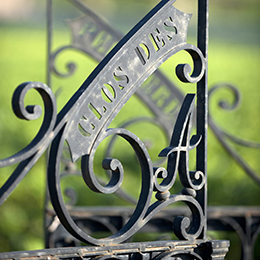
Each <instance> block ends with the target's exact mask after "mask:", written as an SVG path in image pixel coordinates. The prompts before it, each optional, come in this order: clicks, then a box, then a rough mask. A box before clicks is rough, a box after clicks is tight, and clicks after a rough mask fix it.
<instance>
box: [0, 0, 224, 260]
mask: <svg viewBox="0 0 260 260" xmlns="http://www.w3.org/2000/svg"><path fill="white" fill-rule="evenodd" d="M174 2H175V1H162V2H161V3H159V4H158V5H157V6H156V7H155V8H154V9H153V10H152V11H151V12H150V13H149V14H148V15H147V16H145V17H144V18H143V20H142V21H140V22H139V23H138V24H137V25H136V26H135V27H134V28H133V29H132V30H131V31H130V32H129V33H128V34H127V35H126V36H125V37H124V38H123V39H122V40H120V41H119V43H118V44H117V45H116V46H115V47H114V48H113V49H112V50H111V51H110V52H109V50H110V49H111V47H112V46H113V44H114V43H115V42H116V41H118V39H119V37H120V36H118V35H117V33H115V32H114V31H113V30H112V29H110V28H109V27H107V25H105V24H101V25H99V26H100V28H101V29H100V30H102V29H103V28H105V30H106V32H109V33H110V35H112V38H111V39H110V40H109V41H102V44H106V45H105V46H102V47H103V49H102V53H101V52H100V50H101V49H100V48H99V49H96V50H93V45H91V44H89V45H86V41H85V40H84V34H83V35H81V38H76V37H75V38H74V41H73V43H72V45H71V46H72V47H75V48H79V49H81V50H82V51H83V52H86V53H88V54H91V55H94V57H95V58H96V59H98V60H101V59H102V57H103V55H105V54H107V53H108V54H107V55H106V56H105V58H104V59H103V60H102V61H101V62H100V63H99V65H98V66H97V67H96V69H95V70H94V71H93V73H92V74H91V75H90V76H89V77H88V78H87V79H86V81H85V82H84V83H83V84H82V86H81V87H80V88H79V90H78V91H77V92H76V93H75V94H74V95H73V96H72V98H71V99H70V101H69V102H68V103H67V104H66V105H65V106H64V108H63V109H62V110H61V112H59V113H58V115H57V108H56V100H55V97H54V95H53V93H52V91H51V90H50V89H49V88H48V87H47V86H46V85H44V84H42V83H38V82H36V83H35V82H33V83H24V84H21V85H20V86H19V87H18V88H17V90H16V91H15V93H14V95H13V110H14V113H15V114H16V115H17V117H19V118H21V119H26V120H33V119H36V118H38V117H39V115H40V113H39V108H38V107H37V106H34V107H33V106H30V107H26V108H24V105H23V100H24V97H25V95H26V93H27V92H28V91H29V90H31V89H35V90H37V91H38V92H39V94H40V95H41V97H42V99H43V101H44V106H45V114H44V120H43V124H42V127H41V129H40V131H39V132H38V134H37V135H36V137H35V138H34V139H33V140H32V142H31V143H30V145H29V146H28V147H26V148H25V149H23V150H22V151H21V152H19V153H17V154H15V155H14V156H12V157H10V158H7V159H4V160H2V161H1V162H0V165H1V167H5V166H8V165H11V164H16V163H19V165H18V167H17V168H16V169H15V171H14V172H13V174H12V175H11V177H10V178H9V179H8V181H7V182H6V183H5V184H4V185H3V186H2V187H1V190H0V201H1V203H3V202H4V201H5V200H6V199H7V197H8V196H9V195H10V194H11V192H12V191H13V190H14V188H15V187H16V186H17V185H18V183H19V182H20V181H21V180H22V178H23V177H24V176H25V175H26V174H27V173H28V171H29V170H30V168H31V167H32V166H33V165H34V163H35V162H36V161H37V160H38V159H39V157H40V156H41V155H42V154H43V152H44V151H45V150H46V149H47V148H48V147H49V146H50V147H51V148H50V153H49V161H48V188H49V195H50V199H51V202H52V205H53V207H54V211H55V214H57V216H58V219H59V221H60V222H61V223H62V225H63V226H64V227H65V228H66V230H67V231H68V232H69V233H70V234H71V235H72V236H73V237H75V238H76V239H78V240H79V241H82V242H84V243H86V244H88V245H92V246H87V247H75V248H59V249H45V250H39V251H31V252H13V253H1V254H0V258H1V259H2V258H3V259H5V258H13V259H15V258H28V257H30V258H44V259H45V258H64V257H66V258H70V259H71V258H75V257H76V258H79V257H80V258H82V257H85V258H89V259H90V258H100V259H108V258H135V257H138V258H139V257H141V258H145V259H157V258H160V259H162V258H169V257H173V258H181V259H211V258H212V259H214V258H217V259H224V257H225V254H226V252H227V250H228V245H229V243H228V241H211V240H208V239H207V237H206V231H207V167H206V166H207V156H206V153H207V125H208V122H207V117H208V115H207V113H208V112H207V111H208V94H207V93H208V89H207V42H208V3H207V1H198V43H197V46H195V45H192V44H188V43H186V34H187V28H188V22H189V19H190V16H191V15H189V14H186V13H183V12H181V11H180V10H177V9H176V8H175V7H174V5H173V4H174ZM73 3H74V4H76V5H79V6H81V8H83V10H85V11H86V10H87V9H84V8H85V7H84V6H82V5H81V3H80V2H79V1H76V0H75V1H73ZM49 4H51V1H49ZM86 12H87V11H86ZM87 14H88V16H87V17H84V18H82V19H83V20H84V19H85V20H84V23H85V22H88V21H89V20H88V19H90V21H91V19H93V18H91V13H89V12H88V13H87ZM81 23H82V21H76V22H75V23H73V24H71V27H72V28H73V29H72V30H73V33H75V35H76V34H77V33H78V32H79V31H77V30H76V29H78V26H80V25H81ZM103 26H105V27H103ZM74 29H75V30H76V31H74ZM100 30H97V31H96V32H93V31H92V35H91V36H92V37H93V38H92V39H94V37H95V36H96V35H97V34H98V33H99V32H100ZM113 37H114V38H113ZM88 40H89V39H88ZM71 46H70V47H71ZM94 47H95V46H94ZM98 50H99V51H98ZM60 51H62V50H58V51H57V52H56V53H50V60H49V67H50V71H51V70H53V71H55V70H56V69H55V66H54V61H55V57H56V55H57V54H58V53H59V52H60ZM180 51H186V52H187V53H188V54H189V55H190V56H191V58H192V61H193V69H192V68H191V66H190V65H188V64H179V65H178V66H177V67H176V75H177V77H178V78H179V80H180V81H182V82H186V83H193V84H195V83H196V84H197V89H196V93H191V94H188V95H187V96H186V97H185V98H184V96H183V95H182V93H181V92H179V91H178V90H177V89H176V88H175V86H174V85H173V84H172V83H170V82H169V81H168V80H167V78H166V77H165V76H163V75H162V74H161V73H160V72H158V71H157V72H155V73H154V74H153V75H152V73H153V72H154V71H155V70H156V69H157V68H158V67H159V66H160V65H161V64H162V63H163V62H165V61H166V60H167V59H169V58H170V57H172V56H174V54H176V53H178V52H180ZM95 55H96V56H95ZM70 68H71V69H72V70H73V67H70ZM56 73H59V72H58V71H57V70H56ZM151 75H152V76H151ZM150 76H151V78H149V79H148V80H147V81H146V79H147V78H148V77H150ZM158 80H159V82H160V83H159V85H160V86H161V84H164V85H166V86H169V87H168V89H167V90H168V91H169V92H168V93H169V96H168V98H167V99H166V98H165V97H164V99H161V100H163V102H161V103H160V105H158V103H157V101H158V100H160V99H159V98H158V97H157V98H154V95H153V93H154V92H153V90H155V89H158V83H157V82H158ZM145 81H146V82H145ZM143 83H144V84H143ZM48 84H51V82H50V80H49V82H48ZM134 93H137V95H138V96H139V97H140V98H141V99H142V100H143V101H144V102H145V103H146V104H147V105H148V106H149V108H150V109H151V111H152V112H153V113H154V115H155V116H156V119H155V122H156V124H158V125H160V126H161V127H162V128H164V129H165V132H166V133H167V134H168V135H169V134H171V132H172V129H173V133H172V134H171V138H170V140H169V144H168V146H167V147H161V148H160V150H159V151H158V154H159V157H162V158H164V157H165V158H166V160H167V167H162V166H161V165H160V163H161V162H162V161H161V160H159V163H158V162H156V163H153V162H152V160H151V157H150V155H149V151H148V149H147V148H146V145H145V144H144V142H142V141H141V140H140V139H139V138H138V137H137V136H136V135H135V134H133V133H131V132H130V131H129V130H126V129H125V127H127V125H123V127H120V128H109V125H110V123H111V122H112V121H113V119H114V117H115V116H116V115H117V114H118V113H119V111H120V110H121V108H122V107H123V106H124V105H125V103H126V102H127V101H128V99H129V98H130V97H131V96H132V95H133V94H134ZM175 100H177V101H178V105H177V106H172V104H173V101H175ZM195 102H196V113H195V114H196V115H195V116H193V114H194V110H195ZM181 103H182V105H181ZM168 107H171V109H168V110H167V108H168ZM166 111H167V113H166ZM165 114H166V115H165ZM166 117H168V118H171V117H172V119H170V120H165V118H166ZM176 117H177V119H176V121H175V118H176ZM195 118H196V119H195ZM139 120H144V119H143V118H140V119H139ZM169 122H175V124H174V127H173V126H172V127H171V130H169V128H170V126H169V125H170V123H169ZM195 122H196V126H195V128H196V134H195V135H193V136H192V137H191V129H192V124H193V123H195ZM148 131H149V129H148ZM169 132H170V133H169ZM111 136H118V137H121V138H123V139H124V140H126V142H128V143H129V144H130V147H132V149H133V150H134V151H135V153H136V156H137V158H138V162H137V163H139V164H140V168H141V191H140V195H139V198H138V200H137V202H136V208H135V209H134V210H133V212H130V213H127V214H126V218H125V220H124V221H122V223H123V224H122V225H121V226H120V225H119V226H120V227H119V228H118V230H115V232H114V233H113V234H112V235H109V236H108V237H105V238H104V237H103V238H96V237H94V236H92V235H91V231H90V232H89V233H88V232H86V230H85V229H84V228H82V227H81V225H80V223H79V222H78V221H77V214H76V215H74V216H72V215H73V214H75V211H74V212H73V211H70V210H69V207H68V206H67V205H66V203H65V201H64V198H63V195H62V190H61V187H60V179H61V177H62V174H63V173H62V169H63V168H62V167H61V161H62V156H63V151H64V146H66V144H67V145H68V149H69V151H70V155H71V159H70V161H69V162H67V163H68V164H67V165H71V163H74V162H76V161H77V160H78V159H81V173H82V176H83V179H84V181H85V183H86V184H87V186H88V187H89V188H90V190H92V191H94V192H96V193H102V194H111V193H121V194H122V193H123V196H125V197H127V199H128V200H132V199H131V198H129V197H128V196H127V194H125V193H124V192H123V191H122V190H121V188H120V187H121V184H122V182H123V181H124V168H123V165H122V163H121V162H120V161H119V160H117V159H113V158H112V159H111V151H110V147H111V145H113V142H114V140H115V138H114V137H113V138H112V141H111V143H110V144H111V145H110V146H109V147H108V152H107V157H108V158H106V159H104V160H103V162H102V167H103V168H104V169H105V170H106V171H107V172H108V176H109V181H108V183H107V184H106V183H103V182H102V181H100V180H99V179H98V178H97V177H96V175H95V173H94V169H93V163H94V156H95V153H96V150H97V148H98V146H99V145H100V144H101V143H102V141H103V140H105V139H106V138H109V137H111ZM155 142H156V140H155ZM65 143H66V144H65ZM64 144H65V145H64ZM195 148H196V168H195V169H194V171H192V170H191V169H190V167H189V151H190V150H192V149H195ZM67 169H68V168H67ZM177 175H178V176H179V178H180V181H181V184H182V188H181V189H180V190H178V191H177V192H173V190H172V189H171V188H172V187H173V186H174V184H175V181H176V178H177ZM153 195H155V197H156V200H155V201H153V200H152V196H153ZM176 202H183V203H184V204H186V205H187V208H188V214H187V210H186V211H185V212H182V211H177V210H176V211H175V215H174V214H173V215H172V216H174V217H173V219H172V223H171V224H172V225H173V228H172V232H174V234H175V235H176V237H177V238H178V239H179V240H176V241H172V240H170V241H169V240H167V241H155V242H142V243H124V242H125V241H127V240H128V239H130V238H131V237H132V236H133V235H134V234H136V233H137V232H138V231H139V230H140V229H141V228H143V227H145V225H146V224H148V225H149V221H152V218H153V217H154V216H155V215H156V214H157V213H160V212H161V211H162V210H163V208H165V207H167V206H168V205H170V204H175V203H176ZM119 210H120V209H119ZM124 210H125V209H124ZM109 211H111V208H110V209H109V210H107V211H106V212H105V214H107V212H109ZM176 212H177V213H178V214H176ZM55 214H52V215H51V217H50V219H48V220H49V221H50V222H49V226H51V225H52V224H53V223H54V221H56V220H57V218H56V217H55ZM71 214H72V215H71ZM186 215H187V216H186ZM75 216H76V217H75ZM105 217H106V216H105ZM91 225H93V222H92V223H91ZM155 225H156V224H155ZM161 226H162V224H160V225H159V229H160V228H162V227H161ZM167 228H168V226H167ZM48 236H49V237H50V236H51V234H47V237H48Z"/></svg>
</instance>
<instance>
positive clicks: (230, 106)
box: [209, 84, 260, 184]
mask: <svg viewBox="0 0 260 260" xmlns="http://www.w3.org/2000/svg"><path fill="white" fill-rule="evenodd" d="M221 88H224V89H228V90H230V91H231V93H232V95H233V97H234V99H233V102H232V103H229V102H228V101H226V100H225V101H224V100H221V101H219V107H220V108H222V109H224V110H234V109H236V108H237V107H238V105H239V103H240V99H241V98H240V92H239V90H238V89H237V88H236V87H235V86H233V85H231V84H218V85H215V86H213V87H212V88H211V89H210V91H209V101H210V102H212V101H211V100H212V97H213V96H214V93H215V92H216V91H217V90H219V89H221ZM209 126H210V128H211V130H212V131H213V133H214V134H215V136H216V137H217V138H218V140H219V142H220V143H221V145H222V146H223V147H224V148H225V149H226V150H227V151H228V153H229V154H230V155H231V156H232V157H233V158H234V160H235V161H236V162H237V163H238V165H239V166H240V167H241V168H242V169H243V170H244V171H245V172H246V173H247V174H248V175H249V176H250V177H251V178H252V179H253V180H255V181H256V182H257V183H258V184H260V177H259V175H258V174H257V173H256V172H255V171H254V170H253V169H252V168H251V167H250V166H249V165H248V163H247V162H246V161H245V160H244V159H243V158H242V157H241V156H240V155H239V154H238V152H237V151H236V150H235V149H234V148H233V147H232V146H231V145H230V144H229V142H227V141H231V142H233V143H235V144H238V145H240V146H244V147H249V148H255V149H259V148H260V143H256V142H250V141H245V140H242V139H241V138H238V137H236V136H233V135H231V134H229V133H228V132H226V131H224V130H223V129H221V128H220V127H219V126H218V125H217V124H216V123H215V121H214V120H213V117H212V115H211V111H210V109H209Z"/></svg>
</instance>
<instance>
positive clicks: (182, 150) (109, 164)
mask: <svg viewBox="0 0 260 260" xmlns="http://www.w3.org/2000/svg"><path fill="white" fill-rule="evenodd" d="M194 98H195V95H192V94H190V95H188V96H187V97H186V99H185V100H184V103H183V107H182V109H181V111H180V114H179V117H178V119H177V122H176V125H175V129H174V132H173V136H172V141H171V144H170V147H168V148H166V149H164V150H162V152H161V153H160V156H167V157H168V167H167V170H166V169H164V168H159V171H158V168H157V169H156V170H155V171H154V169H153V165H152V162H151V159H150V156H149V154H148V152H147V149H146V148H145V145H144V144H143V143H142V142H141V140H140V139H139V138H138V137H137V136H135V135H134V134H132V133H131V132H129V131H128V130H125V129H108V130H107V131H106V132H104V133H103V134H102V137H100V138H99V139H98V140H97V141H96V142H95V143H94V145H93V146H92V148H91V150H90V153H89V154H87V155H84V156H83V157H82V162H81V167H82V175H83V178H84V180H85V182H86V184H87V185H88V187H89V188H90V189H92V190H93V191H95V192H98V193H100V192H101V193H105V194H108V193H113V192H115V191H116V190H117V189H118V188H119V187H120V185H121V183H122V181H123V174H124V172H123V167H122V165H121V163H120V162H119V161H118V160H116V159H105V160H104V161H103V168H104V169H110V170H111V171H112V174H111V179H110V181H109V183H108V184H107V185H106V186H103V185H101V184H100V183H99V182H98V180H97V178H96V176H95V174H94V172H93V161H94V155H95V151H96V149H97V147H98V145H99V144H100V142H101V141H102V140H104V139H105V138H106V137H108V136H110V135H112V134H116V135H119V136H121V137H123V138H124V139H126V140H127V141H128V142H129V143H130V145H131V146H132V148H133V149H134V150H135V153H136V155H137V157H138V159H139V162H140V165H141V169H142V188H141V193H140V196H139V200H138V203H137V205H136V209H135V211H134V213H133V215H132V216H131V218H130V220H129V221H128V222H127V223H126V225H125V226H124V227H123V228H122V229H121V230H119V231H118V232H117V233H115V234H114V235H112V236H110V237H108V238H105V239H95V238H93V237H91V236H89V235H88V234H85V233H84V232H83V231H82V230H80V229H79V227H78V226H77V225H76V224H75V222H74V221H73V219H72V218H71V217H70V216H69V214H68V211H67V209H66V207H65V204H64V202H63V199H62V193H61V189H60V188H59V186H57V185H53V183H56V184H57V183H59V182H60V179H59V178H60V176H59V160H60V156H61V152H60V151H61V150H62V147H63V143H64V140H65V139H64V136H66V135H65V134H64V133H62V134H60V139H57V144H56V145H54V146H53V147H52V149H51V152H50V158H56V161H55V162H54V160H53V159H51V160H50V163H49V165H50V166H53V168H52V169H51V168H50V172H49V173H50V175H49V185H50V195H51V198H52V202H53V205H54V208H55V210H56V212H57V214H58V216H59V218H60V219H61V221H62V223H63V224H64V226H65V227H66V228H67V229H68V230H69V231H70V232H71V233H72V234H73V235H74V236H75V237H77V238H78V239H80V240H82V241H84V242H87V243H91V244H96V245H109V244H113V243H120V242H123V241H124V240H126V239H128V238H129V237H130V236H132V235H133V234H134V233H135V232H136V231H137V230H138V229H140V228H141V227H142V226H143V225H144V224H145V223H147V222H148V221H149V220H150V219H151V218H152V217H153V216H154V215H155V214H156V213H157V212H159V211H160V210H161V209H163V208H164V207H166V206H168V205H170V204H173V203H175V202H184V203H186V204H187V205H188V207H189V208H190V210H191V212H192V222H190V220H189V219H188V218H187V217H183V218H182V217H177V218H175V220H174V224H173V226H174V231H175V234H176V235H177V236H178V237H179V238H181V239H188V240H190V239H196V238H198V237H199V236H200V235H201V232H202V229H203V227H204V226H205V216H204V213H203V209H202V207H201V205H200V203H199V202H198V201H197V200H196V191H197V190H200V189H202V188H203V186H204V184H205V177H204V175H203V173H201V172H196V173H195V174H194V173H193V172H190V171H189V167H188V152H189V150H190V149H192V148H195V147H196V146H197V145H198V143H199V142H200V140H201V138H200V137H197V136H193V138H192V139H191V140H192V143H191V144H190V142H189V138H190V130H191V117H192V111H193V107H194ZM194 140H195V141H194ZM177 171H179V176H180V179H181V181H182V184H183V186H184V188H183V190H182V194H179V195H171V194H170V192H169V190H170V188H171V187H172V186H173V185H174V182H175V179H176V175H177ZM54 172H55V174H54ZM160 172H162V174H160ZM157 177H162V178H163V181H162V182H161V183H160V184H159V183H158V180H157ZM153 191H157V195H156V198H157V200H158V201H157V202H155V203H153V204H152V205H150V201H151V197H152V193H153Z"/></svg>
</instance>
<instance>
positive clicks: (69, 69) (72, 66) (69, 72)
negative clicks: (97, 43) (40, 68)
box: [50, 45, 84, 78]
mask: <svg viewBox="0 0 260 260" xmlns="http://www.w3.org/2000/svg"><path fill="white" fill-rule="evenodd" d="M65 50H74V51H82V52H84V50H82V49H80V48H76V47H74V46H73V45H68V46H63V47H61V48H59V49H58V50H57V51H55V52H54V53H52V55H51V56H50V68H51V70H52V71H53V72H54V73H55V74H56V75H57V76H59V77H63V78H65V77H70V76H72V75H73V74H74V72H75V71H76V68H77V65H76V63H75V62H68V63H67V64H66V65H65V66H66V69H67V71H66V72H61V71H60V70H59V69H58V68H57V65H56V64H55V60H56V59H57V56H58V54H60V53H61V52H63V51H65Z"/></svg>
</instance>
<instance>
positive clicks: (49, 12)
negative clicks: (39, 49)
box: [46, 0, 52, 88]
mask: <svg viewBox="0 0 260 260" xmlns="http://www.w3.org/2000/svg"><path fill="white" fill-rule="evenodd" d="M46 18H47V71H46V84H47V85H48V87H50V88H51V73H50V54H51V44H52V0H47V8H46Z"/></svg>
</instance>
